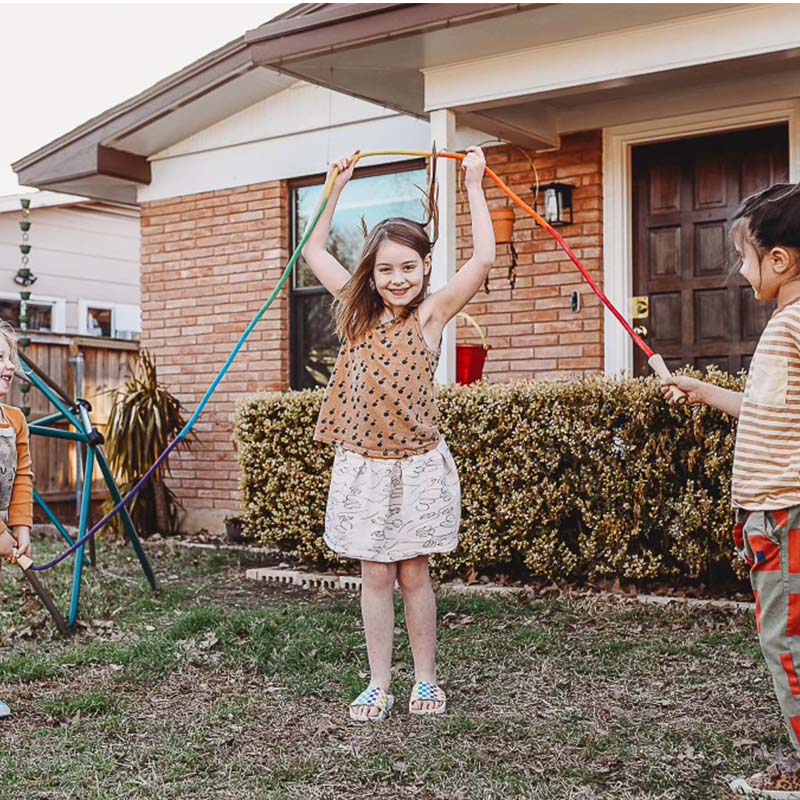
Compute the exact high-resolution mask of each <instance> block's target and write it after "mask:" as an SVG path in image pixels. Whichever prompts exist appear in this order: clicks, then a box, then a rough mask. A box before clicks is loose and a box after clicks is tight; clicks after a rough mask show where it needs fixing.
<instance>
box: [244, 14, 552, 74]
mask: <svg viewBox="0 0 800 800" xmlns="http://www.w3.org/2000/svg"><path fill="white" fill-rule="evenodd" d="M537 5H544V4H524V3H403V4H399V3H375V4H367V3H348V4H342V5H339V6H337V7H336V8H334V9H325V10H323V11H318V12H316V13H313V14H307V15H305V16H301V17H298V18H294V19H289V20H281V21H279V22H275V23H266V24H265V25H262V26H261V27H260V28H255V29H254V30H252V31H248V32H247V33H246V34H245V40H246V41H247V42H248V43H249V44H251V45H252V48H253V61H254V62H255V63H256V64H258V65H260V66H268V65H270V64H277V63H280V62H281V61H284V60H285V61H291V60H295V59H298V58H302V57H305V56H309V55H312V54H317V53H320V52H330V51H334V50H338V49H344V48H347V47H356V46H358V45H363V44H367V43H373V42H376V41H381V40H382V39H392V38H397V37H400V36H411V35H413V34H415V33H421V32H423V31H428V30H435V29H437V28H445V27H448V26H449V25H461V24H465V23H467V22H473V21H475V20H478V19H481V18H486V17H494V16H499V15H501V14H509V13H513V12H515V11H519V10H520V9H522V8H526V9H530V8H531V7H536V6H537ZM548 5H549V4H548Z"/></svg>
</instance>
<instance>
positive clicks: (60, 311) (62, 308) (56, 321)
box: [0, 292, 67, 334]
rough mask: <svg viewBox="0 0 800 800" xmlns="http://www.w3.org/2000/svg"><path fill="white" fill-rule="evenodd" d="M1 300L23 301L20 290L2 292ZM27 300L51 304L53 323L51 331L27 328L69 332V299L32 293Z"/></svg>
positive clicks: (37, 330)
mask: <svg viewBox="0 0 800 800" xmlns="http://www.w3.org/2000/svg"><path fill="white" fill-rule="evenodd" d="M0 300H12V301H14V302H17V303H21V302H22V299H21V298H20V296H19V292H0ZM25 302H27V303H34V304H35V305H40V306H45V305H49V306H50V319H51V321H52V323H53V325H52V327H51V329H50V330H49V331H42V330H40V329H39V328H27V330H28V331H30V332H31V333H43V334H48V333H66V332H67V301H66V299H65V298H63V297H53V296H51V295H44V294H33V293H31V296H30V299H28V300H26V301H25Z"/></svg>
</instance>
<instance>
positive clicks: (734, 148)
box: [13, 3, 800, 529]
mask: <svg viewBox="0 0 800 800" xmlns="http://www.w3.org/2000/svg"><path fill="white" fill-rule="evenodd" d="M798 43H800V7H798V6H796V5H743V4H728V5H716V4H691V5H689V4H686V5H683V4H681V5H678V4H674V5H670V4H665V5H660V4H659V5H657V4H632V5H613V4H611V5H603V4H595V5H559V4H530V5H519V4H503V3H495V4H492V3H486V4H436V3H431V4H402V5H399V4H321V5H320V4H308V5H301V6H297V7H296V8H294V9H292V10H291V11H290V12H288V13H287V14H284V15H282V16H280V17H277V18H275V19H274V20H271V21H269V22H267V23H265V24H264V25H262V26H261V27H259V28H257V29H255V30H252V31H248V32H246V33H244V34H243V36H242V37H240V38H239V39H237V40H235V41H234V42H231V43H230V44H229V45H226V46H225V47H222V48H220V49H219V50H216V51H214V52H213V53H210V54H209V55H208V56H206V57H205V58H203V59H201V60H200V61H198V62H196V63H194V64H192V65H190V66H189V67H187V68H185V69H184V70H182V71H181V72H179V73H176V74H175V75H171V76H169V77H167V78H165V79H164V80H163V81H161V82H160V83H158V84H156V85H155V86H153V87H151V89H149V90H147V91H145V92H143V93H142V94H140V95H138V96H136V97H133V98H131V99H129V100H128V101H126V102H125V103H123V104H121V105H119V106H117V107H115V108H113V109H110V110H109V111H107V112H106V113H104V114H102V115H100V116H99V117H96V118H95V119H92V120H90V121H88V122H87V123H86V124H84V125H83V126H81V127H80V128H78V129H76V130H74V131H72V132H70V133H68V134H66V135H65V136H63V137H61V138H60V139H58V140H56V141H54V142H52V143H51V144H49V145H47V146H46V147H44V148H42V149H41V150H39V151H37V152H35V153H32V154H30V155H29V156H27V157H25V158H23V159H22V160H21V161H19V162H17V163H16V164H14V165H13V166H14V169H15V171H16V172H17V173H18V175H19V178H20V182H22V183H24V184H27V185H33V186H37V187H40V188H47V189H52V190H55V191H65V192H72V193H75V194H80V195H84V196H87V197H92V198H97V199H105V200H112V201H115V202H126V203H132V204H137V205H138V206H139V207H140V210H141V226H142V227H141V233H142V237H141V261H142V343H143V345H144V346H145V347H147V348H149V349H150V350H151V351H153V352H154V353H155V354H156V356H157V359H158V364H159V369H160V373H161V375H162V377H163V378H164V379H165V380H166V381H167V382H168V383H169V384H170V386H171V388H172V389H173V391H175V393H176V394H177V395H178V396H179V397H180V398H181V400H182V401H183V402H184V403H185V404H186V405H187V406H188V407H189V408H190V409H191V408H193V407H194V406H195V404H196V403H197V402H198V401H199V399H200V397H201V396H202V393H203V392H204V390H205V389H206V387H207V386H208V384H209V383H210V381H211V380H212V378H213V376H214V375H215V373H216V371H217V370H218V368H219V367H220V366H221V364H222V362H223V361H224V358H225V356H226V354H227V353H228V352H229V351H230V349H231V347H232V346H233V344H234V342H235V341H236V339H237V338H238V336H239V334H240V333H241V331H242V330H243V329H244V327H245V325H246V323H247V321H248V320H249V318H250V317H251V316H252V315H253V314H254V313H255V312H256V311H257V310H258V309H259V308H260V306H261V304H262V302H263V301H264V299H265V297H266V296H267V294H268V292H269V291H270V290H271V289H272V287H273V286H274V284H275V282H276V281H277V280H278V277H279V275H280V273H281V271H282V269H283V266H284V264H285V263H286V261H287V259H288V257H289V255H290V253H291V252H292V249H293V247H294V245H295V243H296V242H297V240H298V232H299V231H301V230H302V227H303V225H304V222H305V219H306V218H307V215H308V212H309V209H310V207H311V206H313V202H314V200H315V198H316V195H317V193H318V192H319V191H320V187H321V182H322V179H323V175H324V172H325V169H326V164H327V162H328V160H329V158H331V157H333V156H336V155H338V154H341V153H343V152H347V151H352V150H353V149H355V148H360V149H361V150H362V151H368V150H383V149H389V148H392V149H403V150H428V149H430V145H431V142H432V141H435V142H436V144H437V146H439V147H440V148H442V147H444V148H447V149H459V148H462V147H464V146H465V145H467V144H472V143H486V147H485V149H486V152H487V157H488V162H489V165H490V166H491V167H492V168H493V169H494V170H495V171H496V172H497V173H498V174H499V175H500V177H501V178H502V179H503V180H504V181H505V182H506V183H508V184H509V185H510V186H511V187H512V188H513V189H514V190H515V191H516V192H517V193H518V194H520V195H522V197H523V198H524V199H526V200H527V201H529V202H530V201H532V200H533V197H534V187H535V185H536V183H537V180H538V183H539V185H540V186H542V185H546V184H550V183H552V182H559V183H562V184H569V185H571V187H572V190H573V207H574V214H573V220H572V224H569V225H567V226H565V227H564V228H562V232H563V235H564V236H565V238H566V240H567V241H568V242H569V243H570V245H571V246H572V247H573V248H574V250H575V252H576V253H577V254H578V256H579V257H580V258H582V260H583V261H584V263H585V264H586V266H587V267H589V269H590V270H591V271H592V273H593V276H594V277H595V279H596V280H597V281H598V282H599V283H601V285H603V286H604V288H605V290H606V292H607V293H608V295H609V296H610V298H611V299H612V300H613V301H614V302H615V303H616V304H617V306H618V307H619V308H621V309H622V310H623V312H624V313H627V314H629V315H633V310H634V304H633V303H632V298H633V297H637V298H642V300H641V301H640V302H637V303H636V304H635V306H636V311H637V314H636V321H637V324H639V325H641V326H642V328H643V329H645V330H646V334H645V335H646V336H647V338H648V340H649V341H650V343H651V345H652V346H653V347H654V349H656V350H657V351H659V352H661V353H662V354H663V355H664V356H665V358H666V360H667V362H668V364H670V365H671V366H677V365H680V364H684V363H692V364H695V365H697V366H700V367H703V366H706V365H708V364H711V363H716V364H718V365H719V366H721V367H723V368H726V369H729V370H732V371H737V370H738V369H740V368H742V367H746V366H747V364H748V359H749V356H750V354H751V353H752V350H753V347H754V345H755V342H756V339H757V336H758V334H759V332H760V329H761V327H762V326H763V323H764V320H765V313H766V312H765V310H764V309H760V308H758V307H756V306H755V305H754V303H753V301H752V297H751V293H750V292H748V291H747V290H746V289H745V287H744V286H743V285H742V284H741V283H740V282H739V281H738V279H731V278H730V277H729V275H728V262H729V260H730V259H729V255H730V254H729V253H728V252H727V250H726V244H725V241H726V240H725V225H726V222H727V220H728V219H729V217H730V215H731V213H732V211H733V209H734V208H735V207H736V205H737V204H738V202H739V200H740V198H741V197H742V196H743V195H745V194H747V193H749V192H751V191H753V190H755V189H757V188H759V187H761V186H764V185H767V184H768V183H770V182H774V181H777V180H788V179H789V178H791V179H792V180H797V179H798V177H799V176H800V127H799V126H800V101H799V99H798V98H799V97H800V80H798V78H800V49H798ZM498 139H501V140H503V142H502V143H497V141H496V140H498ZM357 177H358V180H354V181H353V182H352V183H351V184H350V186H349V187H348V194H346V195H345V196H344V197H343V199H342V208H341V211H340V213H339V214H338V215H337V219H336V224H335V229H334V234H335V239H336V246H337V247H338V248H339V249H340V253H341V254H342V257H343V258H345V260H347V258H351V257H352V254H353V252H355V250H357V242H358V234H357V229H358V224H357V221H358V218H359V217H360V215H361V213H364V214H365V215H366V217H367V220H368V222H370V223H371V222H374V221H375V220H377V219H379V218H381V217H383V216H387V215H388V214H390V213H407V214H412V213H415V211H414V209H415V208H416V197H415V190H414V188H413V187H414V185H415V184H418V183H420V182H422V181H424V163H422V162H419V161H415V160H414V159H413V158H384V159H376V160H374V161H370V162H368V163H367V164H365V166H364V168H363V169H362V170H360V171H359V172H357ZM487 187H489V184H488V182H487ZM440 190H441V203H440V216H441V230H440V239H439V242H438V244H437V247H436V251H435V256H434V285H441V284H442V283H443V282H444V281H446V279H447V277H448V276H449V275H451V274H452V273H453V271H454V270H455V269H456V265H457V264H458V263H459V262H461V261H463V260H464V259H465V258H466V257H467V256H468V252H469V243H468V239H467V238H466V237H467V236H468V224H469V223H468V217H467V210H466V207H465V205H464V202H463V201H462V200H461V195H460V191H459V187H458V184H457V181H456V170H455V167H454V166H453V165H452V164H449V163H443V164H442V165H441V169H440ZM488 196H489V200H490V205H491V206H492V207H502V206H504V205H505V204H506V202H505V200H504V198H503V197H502V195H501V194H500V193H499V191H497V190H496V189H495V188H494V187H489V188H488ZM538 202H539V206H540V208H541V201H540V200H539V201H538ZM514 243H515V249H516V252H517V255H518V265H517V267H516V274H517V279H516V284H515V286H514V288H513V290H512V289H511V287H510V285H509V282H508V279H507V272H508V267H509V264H510V258H511V256H510V252H509V249H508V248H507V247H506V246H500V247H499V248H498V253H499V258H498V267H497V269H496V272H495V275H494V276H493V278H492V280H491V285H490V291H489V293H488V294H487V293H483V292H481V293H479V294H478V296H477V297H476V298H475V300H474V301H473V303H471V305H470V308H469V309H468V310H469V312H470V313H471V314H472V315H473V316H474V317H475V318H476V319H477V320H478V321H479V322H480V323H481V324H482V325H483V326H484V327H485V328H486V330H487V331H488V337H489V340H490V342H491V344H492V348H493V349H492V351H491V353H490V356H489V360H488V362H487V366H486V375H487V377H488V379H489V380H492V381H505V380H511V379H515V378H541V379H553V378H559V377H564V376H567V375H574V374H592V373H597V372H603V371H605V372H607V373H609V374H616V373H618V372H620V371H623V370H625V371H629V372H632V373H635V374H644V372H645V371H646V366H645V365H644V364H643V363H641V361H640V359H639V358H638V357H637V355H636V354H635V353H634V352H633V348H632V346H631V343H630V341H629V340H628V339H627V337H626V336H625V335H624V333H623V332H622V331H621V329H620V327H619V325H618V324H616V323H615V322H613V320H611V321H610V320H609V317H608V315H607V314H606V313H604V311H603V309H602V306H601V305H600V304H599V303H598V301H597V299H596V298H595V297H594V296H593V295H592V294H591V292H590V291H589V290H588V289H587V287H586V286H585V285H584V284H583V283H582V281H581V280H580V278H579V276H578V274H577V272H576V270H575V269H574V267H573V265H572V264H571V263H570V262H569V261H568V260H567V259H566V257H565V256H564V255H563V253H561V252H560V251H559V250H558V249H557V247H556V245H555V243H554V242H553V241H552V240H551V239H550V238H549V237H548V236H547V235H546V234H544V233H543V232H541V231H539V230H538V229H536V228H535V227H534V224H533V222H532V221H531V220H529V219H528V218H523V217H522V216H521V215H520V214H517V224H516V228H515V234H514ZM327 306H328V298H326V296H325V295H324V292H323V291H322V290H321V289H320V288H319V287H318V286H316V285H315V283H314V281H313V280H312V279H310V278H309V275H308V273H307V272H306V271H305V270H303V269H302V267H301V268H300V269H299V270H298V272H297V274H296V276H295V278H294V282H293V286H292V288H291V290H290V291H287V292H285V293H284V295H283V296H282V297H281V298H280V299H279V301H278V302H277V303H276V305H275V307H274V308H273V309H272V311H271V312H270V313H269V314H268V316H267V317H266V319H265V320H264V321H263V322H262V324H261V326H260V327H259V329H258V330H257V332H256V333H255V334H254V336H253V337H252V339H251V341H250V343H249V345H248V347H247V349H246V351H245V352H244V353H243V354H242V356H241V357H240V359H239V360H238V361H237V363H236V365H235V366H234V368H233V369H232V371H231V373H230V374H229V377H228V378H227V379H226V382H225V383H224V384H223V386H222V387H221V390H220V391H219V393H218V394H217V395H216V396H215V398H214V400H213V401H212V403H211V404H210V406H209V408H208V411H207V413H206V415H205V416H204V418H203V419H202V420H201V422H200V423H199V425H198V433H199V436H200V445H199V446H198V447H196V448H195V450H194V452H193V453H191V454H190V455H184V456H182V457H180V458H179V459H177V460H176V461H175V463H174V469H175V478H176V480H175V487H176V489H177V491H178V494H179V496H180V497H181V499H182V501H183V502H184V504H185V506H186V508H187V511H188V515H187V519H186V523H185V525H186V527H187V529H193V528H199V527H207V528H218V527H219V526H220V525H221V520H222V518H223V517H224V516H225V515H226V514H228V513H231V512H233V511H235V510H236V508H237V485H238V472H237V468H236V455H235V452H234V448H233V445H232V442H231V422H232V418H233V413H234V404H235V401H236V400H237V399H239V398H241V397H243V396H245V395H247V394H249V393H254V392H261V391H265V390H287V389H290V388H302V387H306V386H312V385H317V384H319V383H321V382H324V379H325V375H326V370H327V369H328V368H329V366H330V361H331V358H332V354H333V353H334V351H335V341H333V339H332V335H331V330H330V320H329V315H328V309H327ZM474 338H475V335H474V334H473V333H472V332H471V330H470V329H469V328H468V327H466V326H462V325H459V326H458V327H457V328H456V327H455V326H451V329H450V330H448V332H447V333H446V336H445V341H444V343H443V345H444V346H443V358H442V366H441V369H440V377H441V378H442V379H443V380H452V379H453V375H454V365H455V342H456V339H458V340H459V341H461V340H473V339H474Z"/></svg>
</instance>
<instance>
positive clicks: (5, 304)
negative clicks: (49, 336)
mask: <svg viewBox="0 0 800 800" xmlns="http://www.w3.org/2000/svg"><path fill="white" fill-rule="evenodd" d="M20 305H21V301H20V297H19V294H17V293H12V292H2V293H0V319H2V320H3V321H5V322H8V323H10V324H11V325H13V326H14V327H15V328H19V327H20V319H19V314H20ZM26 312H27V315H28V321H27V328H28V330H31V331H41V332H42V333H63V332H64V324H65V316H66V301H65V300H63V299H61V298H58V297H43V296H41V295H33V296H32V297H31V299H30V300H28V301H27V303H26Z"/></svg>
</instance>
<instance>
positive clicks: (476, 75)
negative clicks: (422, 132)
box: [423, 3, 800, 111]
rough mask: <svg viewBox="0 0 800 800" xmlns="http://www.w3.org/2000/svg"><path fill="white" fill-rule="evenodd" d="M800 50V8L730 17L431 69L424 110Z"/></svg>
mask: <svg viewBox="0 0 800 800" xmlns="http://www.w3.org/2000/svg"><path fill="white" fill-rule="evenodd" d="M623 13H624V12H623ZM798 46H800V4H795V3H790V4H763V5H752V6H746V7H743V8H734V9H727V10H724V11H719V12H711V13H709V14H701V15H696V16H690V17H685V18H683V19H679V20H671V21H669V22H663V23H659V24H657V25H647V26H642V27H638V28H632V29H628V30H622V31H615V32H613V33H607V34H599V35H594V36H588V37H582V38H580V39H573V40H570V41H565V42H558V43H555V44H548V45H543V46H540V47H534V48H529V49H526V50H521V51H517V52H514V53H504V54H502V55H497V56H491V57H489V58H481V59H474V60H471V61H465V62H461V63H455V64H448V65H446V66H440V67H432V68H429V69H425V70H423V73H424V75H425V110H426V111H433V110H435V109H439V108H458V107H459V106H469V105H473V106H474V105H475V104H478V103H485V102H491V101H496V100H503V99H509V98H514V97H524V96H530V95H536V94H540V93H543V92H552V91H557V90H560V89H567V88H570V87H574V86H582V85H587V84H596V83H602V82H605V81H613V80H622V79H625V78H629V77H632V76H635V75H643V74H649V73H657V72H665V71H668V70H675V69H682V68H686V67H692V66H697V65H701V64H709V63H714V62H718V61H726V60H731V59H736V58H746V57H748V56H755V55H762V54H765V53H773V52H779V51H781V50H788V49H793V48H797V47H798Z"/></svg>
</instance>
